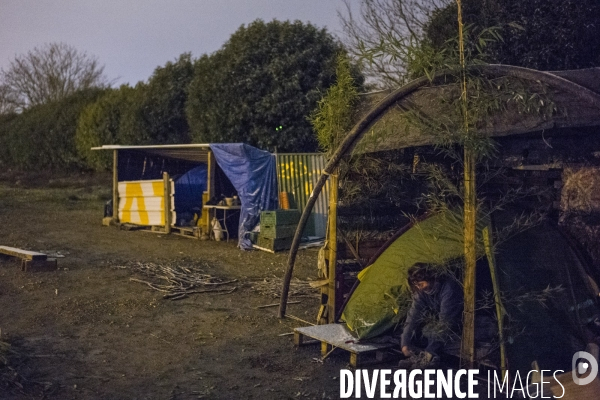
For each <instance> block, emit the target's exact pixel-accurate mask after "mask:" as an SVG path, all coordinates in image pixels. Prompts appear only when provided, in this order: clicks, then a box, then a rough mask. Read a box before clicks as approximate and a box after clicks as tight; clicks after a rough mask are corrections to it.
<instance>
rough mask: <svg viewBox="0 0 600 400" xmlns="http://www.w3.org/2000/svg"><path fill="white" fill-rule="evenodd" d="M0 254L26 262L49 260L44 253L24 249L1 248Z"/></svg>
mask: <svg viewBox="0 0 600 400" xmlns="http://www.w3.org/2000/svg"><path fill="white" fill-rule="evenodd" d="M0 253H3V254H6V255H9V256H13V257H18V258H21V259H24V260H36V261H43V260H46V259H47V258H48V256H47V255H46V254H44V253H39V252H36V251H28V250H23V249H18V248H16V247H8V246H0Z"/></svg>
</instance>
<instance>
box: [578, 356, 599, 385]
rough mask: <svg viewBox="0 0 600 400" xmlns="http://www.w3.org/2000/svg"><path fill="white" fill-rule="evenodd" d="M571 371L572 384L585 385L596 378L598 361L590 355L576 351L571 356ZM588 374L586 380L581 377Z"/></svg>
mask: <svg viewBox="0 0 600 400" xmlns="http://www.w3.org/2000/svg"><path fill="white" fill-rule="evenodd" d="M582 359H583V360H585V361H583V360H582ZM571 369H572V371H573V372H572V373H573V382H574V383H575V384H576V385H587V384H588V383H591V382H592V381H593V380H594V379H596V376H598V361H596V359H595V358H594V356H593V355H591V354H590V353H588V352H585V351H578V352H577V353H575V354H574V355H573V359H572V361H571ZM588 372H589V375H588V376H587V377H586V378H582V377H581V376H583V375H584V374H586V373H588Z"/></svg>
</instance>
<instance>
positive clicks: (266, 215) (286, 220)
mask: <svg viewBox="0 0 600 400" xmlns="http://www.w3.org/2000/svg"><path fill="white" fill-rule="evenodd" d="M300 215H301V214H300V211H298V210H273V211H263V212H261V213H260V225H261V226H263V225H264V226H275V225H294V224H296V225H297V224H298V222H300Z"/></svg>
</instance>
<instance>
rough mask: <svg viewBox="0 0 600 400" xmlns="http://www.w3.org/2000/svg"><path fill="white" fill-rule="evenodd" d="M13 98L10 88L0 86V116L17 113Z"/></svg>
mask: <svg viewBox="0 0 600 400" xmlns="http://www.w3.org/2000/svg"><path fill="white" fill-rule="evenodd" d="M15 103H16V102H15V99H14V96H13V94H12V92H11V90H10V88H9V87H8V86H6V85H4V84H0V115H4V114H11V113H14V112H16V111H17V107H16V105H15Z"/></svg>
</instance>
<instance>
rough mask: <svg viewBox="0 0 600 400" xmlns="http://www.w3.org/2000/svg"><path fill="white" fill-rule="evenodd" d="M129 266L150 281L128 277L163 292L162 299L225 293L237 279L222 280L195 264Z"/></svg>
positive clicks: (135, 264)
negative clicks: (188, 265) (206, 272)
mask: <svg viewBox="0 0 600 400" xmlns="http://www.w3.org/2000/svg"><path fill="white" fill-rule="evenodd" d="M129 267H130V268H131V269H133V270H134V271H135V272H138V273H141V274H143V275H145V276H147V277H149V278H151V280H150V281H146V280H142V279H137V278H130V280H131V281H133V282H140V283H143V284H146V285H148V286H150V287H151V288H152V289H154V290H158V291H159V292H163V293H165V294H164V295H163V299H171V300H180V299H183V298H185V297H188V296H189V295H190V294H195V293H222V294H227V293H231V292H233V291H235V290H236V289H237V287H236V286H232V285H231V284H232V283H234V282H237V279H233V280H223V279H220V278H217V277H214V276H211V275H208V274H205V273H203V272H202V270H201V269H200V268H199V267H195V266H190V267H182V266H171V265H160V264H154V263H140V262H138V263H134V264H131V265H130V266H129Z"/></svg>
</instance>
